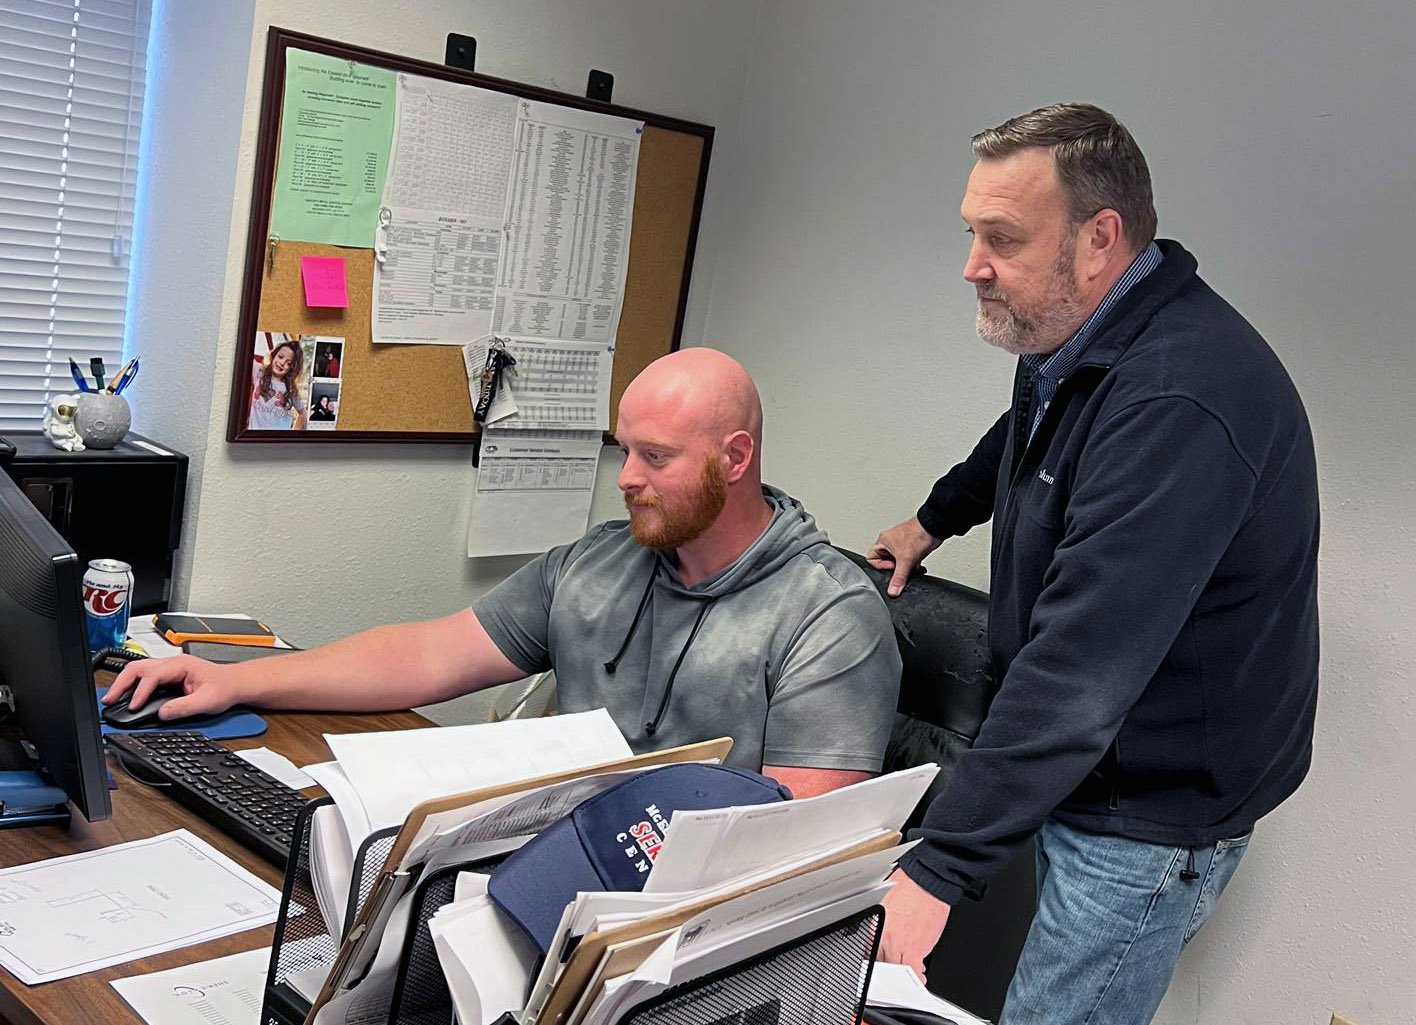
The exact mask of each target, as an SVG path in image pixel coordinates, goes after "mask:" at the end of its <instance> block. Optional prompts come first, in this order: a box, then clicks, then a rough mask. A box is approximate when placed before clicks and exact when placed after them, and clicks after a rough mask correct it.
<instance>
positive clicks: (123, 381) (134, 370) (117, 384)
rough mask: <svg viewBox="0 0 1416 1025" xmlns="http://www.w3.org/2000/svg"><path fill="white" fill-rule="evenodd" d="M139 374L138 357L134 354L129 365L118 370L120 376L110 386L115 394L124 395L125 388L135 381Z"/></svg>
mask: <svg viewBox="0 0 1416 1025" xmlns="http://www.w3.org/2000/svg"><path fill="white" fill-rule="evenodd" d="M137 376H138V357H136V356H134V357H133V358H132V359H130V360H128V362H127V365H125V366H124V367H123V369H122V370H120V371H118V376H117V377H115V378H114V379H113V382H112V383H111V384H110V385H109V386H108V388H109V390H110V391H112V392H113V394H114V395H122V394H123V389H124V388H126V387H128V385H130V384H132V383H133V378H135V377H137Z"/></svg>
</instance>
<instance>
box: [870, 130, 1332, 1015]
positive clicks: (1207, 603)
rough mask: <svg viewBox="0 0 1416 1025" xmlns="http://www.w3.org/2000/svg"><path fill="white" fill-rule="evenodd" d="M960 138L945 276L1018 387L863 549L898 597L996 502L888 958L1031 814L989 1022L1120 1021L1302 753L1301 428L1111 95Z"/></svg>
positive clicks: (1310, 611) (925, 935)
mask: <svg viewBox="0 0 1416 1025" xmlns="http://www.w3.org/2000/svg"><path fill="white" fill-rule="evenodd" d="M973 149H974V153H975V155H976V156H977V157H978V163H977V165H976V166H975V167H974V170H973V173H972V174H971V175H970V177H969V183H968V189H967V191H966V193H965V195H964V201H963V206H962V213H963V218H964V222H965V224H966V225H967V226H968V231H969V233H970V234H971V235H972V236H973V242H972V248H971V250H970V253H969V258H968V263H967V264H966V266H965V268H964V277H965V279H966V280H968V281H969V282H970V283H972V284H973V285H974V287H975V288H976V289H977V291H978V301H979V309H978V331H979V334H980V335H982V336H983V338H984V340H985V341H987V342H989V343H990V344H993V345H997V346H999V347H1000V348H1003V349H1006V350H1007V351H1008V352H1011V353H1015V354H1017V355H1018V356H1019V363H1018V369H1017V373H1016V376H1015V382H1014V389H1013V401H1012V403H1011V405H1010V407H1009V409H1008V411H1007V412H1005V413H1004V414H1003V415H1002V416H1001V417H1000V418H999V419H998V421H997V423H995V424H994V425H993V427H992V428H991V429H990V430H989V431H988V433H987V434H986V435H984V437H983V439H982V440H981V441H980V442H979V443H978V445H977V446H976V447H975V449H974V450H973V453H972V454H971V455H970V456H969V457H968V458H967V459H965V460H964V461H963V462H961V463H959V464H958V465H957V466H955V467H954V468H953V469H952V470H950V471H949V472H948V473H947V474H946V475H945V476H944V477H942V478H940V480H939V481H938V482H937V483H936V484H935V485H934V489H933V491H932V492H931V494H930V496H929V498H928V499H927V500H926V501H925V503H924V505H923V506H921V507H920V509H919V512H918V514H917V515H916V516H915V517H914V518H912V519H910V520H908V521H906V522H904V523H901V524H899V525H898V526H895V527H892V528H890V529H889V530H887V531H885V532H884V533H882V534H881V535H880V537H879V539H878V540H877V541H876V544H875V546H874V547H873V548H872V549H871V553H870V554H871V558H872V560H873V561H874V564H875V565H877V566H879V567H882V568H891V567H893V570H894V573H893V576H892V579H891V583H890V585H889V590H890V593H891V594H899V592H900V589H901V588H902V587H903V586H905V583H906V581H907V579H908V577H909V574H910V571H911V570H912V569H913V568H915V567H916V566H917V565H918V564H919V563H920V561H921V560H922V559H923V558H924V557H925V556H926V555H928V554H929V553H930V552H931V551H933V550H934V549H935V548H936V547H938V545H939V544H940V542H941V540H942V539H944V538H948V537H952V536H955V535H959V534H963V533H964V532H965V531H967V530H969V529H970V528H972V527H975V526H977V525H979V524H981V523H983V522H985V521H987V520H988V519H989V518H990V516H991V517H992V520H993V543H992V579H991V595H990V612H989V646H990V651H991V656H992V658H993V660H994V663H995V665H994V668H995V671H996V673H997V675H998V679H999V680H1000V681H1001V683H1000V686H999V690H998V693H997V696H996V697H995V698H994V701H993V705H992V708H991V710H990V712H989V714H988V718H987V720H986V721H985V722H984V724H983V728H982V729H981V730H980V732H979V736H978V739H977V741H976V742H975V744H974V747H973V749H972V750H971V751H969V752H968V753H967V754H966V755H965V756H964V757H963V758H962V759H961V760H960V761H959V764H958V766H957V770H956V772H955V774H954V776H953V778H952V779H951V781H950V784H949V786H948V788H947V789H946V790H945V791H944V792H943V793H942V794H941V795H940V796H939V797H938V798H937V800H936V801H935V803H934V804H933V806H932V807H931V808H930V810H929V813H928V815H927V817H926V819H925V823H924V828H923V830H921V835H922V836H923V837H924V838H925V843H923V844H922V845H921V846H920V847H919V848H917V849H916V851H914V852H912V853H911V855H909V856H907V858H906V860H905V861H904V863H903V864H902V875H897V878H898V880H899V885H898V886H897V887H896V889H895V892H894V893H892V894H891V896H890V898H889V900H888V901H887V909H888V917H887V921H886V936H885V941H884V948H885V953H886V956H888V957H890V958H891V959H893V960H899V961H904V962H906V963H909V964H913V965H915V966H916V967H917V968H919V967H921V966H922V960H923V958H924V956H925V955H926V954H927V953H928V951H929V950H930V949H931V948H932V947H933V945H934V943H935V941H936V940H937V939H938V937H939V933H940V931H941V929H942V928H943V927H944V924H945V921H946V920H947V918H948V913H949V906H950V905H951V904H953V903H954V902H955V901H957V900H958V899H959V898H960V897H961V896H964V895H970V896H977V895H978V893H979V892H980V891H981V890H982V888H983V886H984V884H985V881H986V880H987V879H988V877H989V875H990V873H992V872H993V871H994V870H995V869H997V868H998V867H999V865H1000V864H1001V863H1002V862H1003V861H1004V860H1005V859H1006V858H1007V857H1008V855H1009V854H1010V852H1012V851H1013V850H1014V849H1015V848H1016V847H1017V846H1018V845H1019V844H1021V843H1022V842H1023V841H1024V840H1025V839H1026V838H1027V837H1028V836H1031V835H1032V834H1033V833H1034V832H1037V833H1038V873H1039V908H1038V914H1037V918H1036V920H1035V921H1034V923H1033V927H1032V930H1031V932H1030V933H1029V936H1028V940H1027V943H1026V945H1025V947H1024V950H1023V954H1022V959H1021V962H1020V963H1019V965H1018V970H1017V973H1016V974H1015V976H1014V979H1013V983H1012V986H1011V988H1010V989H1009V993H1008V998H1007V1004H1006V1007H1005V1009H1004V1014H1003V1021H1004V1022H1005V1023H1006V1025H1030V1023H1042V1022H1046V1023H1049V1025H1067V1023H1073V1022H1075V1023H1079V1025H1080V1023H1082V1022H1087V1023H1090V1025H1107V1023H1115V1025H1138V1023H1144V1022H1147V1021H1149V1020H1150V1019H1151V1017H1152V1015H1153V1014H1154V1012H1155V1009H1156V1007H1157V1005H1158V1004H1159V1003H1160V1000H1161V998H1162V996H1164V994H1165V990H1166V987H1167V986H1168V984H1169V980H1170V977H1171V974H1172V972H1173V970H1174V967H1175V963H1176V961H1177V959H1178V958H1179V956H1180V952H1181V949H1182V948H1183V947H1184V945H1185V943H1186V942H1188V941H1189V939H1190V937H1191V936H1193V935H1194V934H1195V932H1196V931H1197V930H1198V929H1199V928H1200V926H1201V925H1202V924H1203V923H1204V921H1205V919H1206V918H1207V917H1208V915H1209V913H1210V911H1211V910H1212V909H1213V907H1214V903H1215V901H1216V900H1217V899H1218V897H1219V895H1220V894H1221V892H1222V891H1223V890H1224V888H1225V885H1226V883H1228V881H1229V879H1230V877H1231V875H1232V874H1233V872H1234V869H1235V866H1236V864H1237V863H1238V861H1239V859H1240V857H1241V856H1242V854H1243V852H1244V850H1245V847H1246V845H1247V843H1248V841H1249V836H1250V834H1251V831H1252V829H1253V826H1254V823H1255V821H1256V820H1258V819H1259V818H1260V817H1261V816H1263V815H1265V814H1267V813H1268V812H1269V811H1271V810H1273V808H1274V807H1276V806H1277V805H1278V804H1279V802H1281V801H1283V800H1284V799H1285V798H1286V797H1288V795H1289V794H1291V793H1292V792H1293V791H1294V790H1295V789H1296V788H1297V786H1298V784H1299V783H1300V781H1301V780H1302V779H1303V777H1304V775H1305V774H1306V772H1307V769H1308V764H1309V761H1310V756H1311V747H1312V730H1313V712H1314V707H1315V703H1316V697H1317V672H1318V625H1317V586H1316V585H1317V569H1316V566H1317V550H1318V496H1317V481H1316V470H1315V466H1314V458H1313V442H1312V436H1311V434H1310V432H1309V428H1308V421H1307V417H1306V415H1305V413H1304V411H1303V406H1302V403H1301V401H1300V400H1299V397H1298V394H1297V392H1296V391H1295V390H1294V388H1293V385H1292V383H1291V381H1290V380H1289V378H1288V375H1287V374H1286V373H1285V372H1284V369H1283V367H1282V366H1281V365H1280V363H1279V361H1278V359H1277V357H1276V356H1275V355H1274V353H1273V351H1272V350H1271V349H1270V348H1269V347H1268V345H1267V344H1265V342H1264V340H1263V339H1262V338H1261V337H1260V336H1259V335H1258V333H1257V332H1256V331H1255V330H1254V329H1253V328H1252V327H1251V326H1250V325H1249V324H1248V323H1246V322H1245V320H1244V319H1243V318H1242V317H1241V316H1240V315H1239V314H1238V313H1237V312H1235V310H1234V309H1233V308H1232V307H1230V306H1229V305H1228V304H1227V303H1226V302H1225V301H1224V300H1223V299H1221V298H1220V297H1219V296H1218V295H1217V294H1215V292H1213V291H1212V290H1211V289H1210V287H1209V286H1208V285H1206V284H1205V283H1204V282H1203V281H1202V280H1201V279H1200V278H1199V277H1198V275H1197V274H1196V262H1195V259H1194V257H1192V256H1191V255H1190V254H1189V253H1188V252H1186V251H1185V250H1184V249H1183V248H1182V247H1181V246H1180V245H1179V244H1178V243H1175V242H1170V241H1160V242H1156V241H1155V240H1154V235H1155V223H1156V216H1155V210H1154V207H1153V205H1152V200H1151V185H1150V174H1149V171H1148V169H1147V167H1146V162H1145V158H1144V157H1143V156H1142V155H1141V152H1140V150H1139V148H1138V147H1137V146H1136V143H1135V140H1134V139H1132V137H1131V135H1130V133H1129V132H1127V130H1126V129H1125V128H1124V127H1123V126H1122V125H1121V124H1119V123H1118V122H1117V121H1116V120H1115V119H1114V118H1113V117H1112V116H1111V115H1109V114H1107V113H1106V112H1105V111H1102V110H1099V109H1097V108H1096V107H1092V106H1087V105H1082V104H1060V105H1056V106H1052V107H1044V108H1042V109H1040V110H1036V111H1033V112H1032V113H1030V114H1025V115H1022V116H1021V117H1017V118H1014V119H1012V120H1010V121H1008V122H1006V123H1004V124H1002V125H1000V126H999V127H997V128H994V129H991V130H989V131H986V132H983V133H982V134H980V135H978V136H975V138H974V140H973ZM1039 829H1040V832H1038V831H1039Z"/></svg>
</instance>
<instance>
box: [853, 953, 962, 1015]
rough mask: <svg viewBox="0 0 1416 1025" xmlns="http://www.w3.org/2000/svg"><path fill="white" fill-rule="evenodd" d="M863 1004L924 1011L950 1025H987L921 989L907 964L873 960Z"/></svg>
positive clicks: (921, 985) (960, 1008) (922, 986)
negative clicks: (873, 963)
mask: <svg viewBox="0 0 1416 1025" xmlns="http://www.w3.org/2000/svg"><path fill="white" fill-rule="evenodd" d="M865 1002H866V1003H867V1004H874V1005H875V1006H876V1007H903V1008H907V1009H909V1010H912V1011H928V1012H929V1013H930V1014H935V1015H938V1016H939V1017H940V1018H942V1019H944V1020H945V1021H946V1022H951V1023H952V1025H988V1023H987V1022H986V1021H984V1020H983V1019H982V1018H978V1017H975V1016H974V1015H972V1014H969V1012H968V1011H965V1010H964V1009H963V1008H962V1007H960V1006H958V1005H957V1004H951V1003H950V1002H949V1001H947V1000H945V999H944V998H943V997H941V996H936V995H935V994H933V993H931V992H930V991H929V990H927V989H925V988H924V983H922V982H920V981H919V976H918V975H916V974H915V973H914V969H913V968H911V967H909V966H908V965H902V964H889V963H887V962H885V961H876V962H875V967H874V968H872V969H871V971H870V991H869V992H868V993H867V994H866V997H865Z"/></svg>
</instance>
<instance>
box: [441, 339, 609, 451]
mask: <svg viewBox="0 0 1416 1025" xmlns="http://www.w3.org/2000/svg"><path fill="white" fill-rule="evenodd" d="M502 343H503V345H504V346H505V347H506V351H507V352H508V353H510V354H511V357H512V359H514V360H516V363H515V365H514V366H511V367H508V368H507V369H505V370H503V371H502V379H501V385H500V386H499V387H498V388H497V398H496V399H493V401H492V409H491V410H489V411H488V414H487V422H488V424H495V425H496V426H498V427H503V428H507V427H517V428H523V427H541V428H554V429H565V430H580V431H586V430H593V431H607V430H609V429H610V375H611V374H612V373H613V372H614V368H615V352H614V346H613V345H609V344H607V343H604V342H566V341H547V340H545V339H540V338H504V339H502ZM462 362H463V364H464V366H465V367H466V369H467V388H468V392H469V393H470V395H471V398H472V405H473V406H474V407H475V406H476V405H477V398H478V391H479V389H480V388H481V376H482V368H483V367H485V366H486V365H487V343H486V342H472V343H470V344H468V345H466V346H463V349H462ZM504 392H506V393H510V394H514V395H515V396H516V398H515V400H514V401H513V402H512V403H511V406H512V408H511V410H510V411H509V415H506V416H502V415H501V414H500V412H499V411H498V409H497V407H498V405H500V403H501V401H505V400H504V399H503V393H504Z"/></svg>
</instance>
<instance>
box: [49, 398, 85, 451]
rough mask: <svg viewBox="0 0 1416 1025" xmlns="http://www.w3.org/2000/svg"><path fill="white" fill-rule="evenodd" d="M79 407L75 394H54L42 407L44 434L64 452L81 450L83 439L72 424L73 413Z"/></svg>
mask: <svg viewBox="0 0 1416 1025" xmlns="http://www.w3.org/2000/svg"><path fill="white" fill-rule="evenodd" d="M78 408H79V397H78V396H77V395H55V396H53V397H51V398H50V400H49V405H47V406H45V407H44V434H45V436H46V437H47V438H48V439H49V443H50V444H51V445H53V446H54V447H55V448H57V449H60V450H61V451H64V452H82V451H83V450H84V439H83V438H81V437H79V431H78V428H77V427H75V426H74V413H75V412H76V411H77V410H78Z"/></svg>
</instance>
